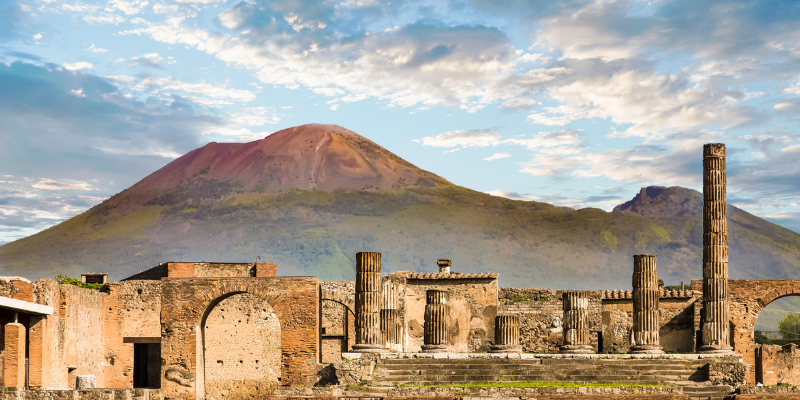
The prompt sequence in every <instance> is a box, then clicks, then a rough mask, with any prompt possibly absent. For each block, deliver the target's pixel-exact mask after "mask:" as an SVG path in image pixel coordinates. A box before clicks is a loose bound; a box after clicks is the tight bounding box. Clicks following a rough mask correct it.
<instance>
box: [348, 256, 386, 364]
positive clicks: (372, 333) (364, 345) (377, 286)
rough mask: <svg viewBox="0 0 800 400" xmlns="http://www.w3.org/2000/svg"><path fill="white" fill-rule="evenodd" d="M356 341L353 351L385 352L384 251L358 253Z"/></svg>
mask: <svg viewBox="0 0 800 400" xmlns="http://www.w3.org/2000/svg"><path fill="white" fill-rule="evenodd" d="M355 314H356V343H355V344H354V345H353V351H355V352H360V353H375V352H382V351H384V350H383V345H382V344H381V253H377V252H371V251H370V252H361V253H356V313H355Z"/></svg>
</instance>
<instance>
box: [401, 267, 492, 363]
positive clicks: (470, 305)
mask: <svg viewBox="0 0 800 400" xmlns="http://www.w3.org/2000/svg"><path fill="white" fill-rule="evenodd" d="M388 279H393V278H392V277H389V278H388ZM395 285H396V287H397V293H398V297H399V303H400V304H399V308H400V309H401V313H403V315H404V316H405V317H404V318H405V327H406V329H405V338H404V339H405V343H404V349H405V351H407V352H418V351H420V349H421V347H422V345H423V344H424V343H425V340H424V330H423V327H424V324H425V303H426V298H425V292H426V291H428V290H446V291H447V292H448V293H449V295H450V303H449V306H450V321H449V323H450V328H449V329H450V331H449V338H450V345H452V346H453V350H454V351H456V352H485V351H487V350H488V349H489V345H488V343H490V342H493V341H494V317H495V316H496V315H497V293H498V289H497V279H496V278H484V279H480V278H478V279H405V280H404V281H403V280H396V283H395Z"/></svg>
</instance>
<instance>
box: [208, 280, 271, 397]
mask: <svg viewBox="0 0 800 400" xmlns="http://www.w3.org/2000/svg"><path fill="white" fill-rule="evenodd" d="M202 329H203V330H204V340H203V344H202V345H203V348H204V364H205V396H206V397H205V398H206V399H208V400H215V399H225V398H237V399H244V398H261V397H263V396H268V395H270V394H271V393H272V390H273V389H274V388H275V387H276V386H277V384H278V379H279V378H280V376H281V375H280V374H281V327H280V323H279V322H278V316H277V315H276V314H275V312H274V311H273V309H272V306H270V305H269V303H267V302H266V301H265V300H264V299H262V298H260V297H258V296H256V295H254V294H250V293H241V294H235V295H233V296H230V297H227V298H225V299H224V300H222V301H221V302H219V303H218V304H217V305H216V306H214V308H213V309H212V310H211V311H210V313H209V314H208V316H207V317H206V320H205V323H204V324H203V327H202Z"/></svg>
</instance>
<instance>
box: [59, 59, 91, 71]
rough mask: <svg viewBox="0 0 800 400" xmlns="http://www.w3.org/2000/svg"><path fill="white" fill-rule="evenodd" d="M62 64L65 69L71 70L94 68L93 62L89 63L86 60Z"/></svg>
mask: <svg viewBox="0 0 800 400" xmlns="http://www.w3.org/2000/svg"><path fill="white" fill-rule="evenodd" d="M62 66H63V67H64V69H66V70H69V71H78V70H82V69H89V68H92V64H89V63H88V62H86V61H78V62H76V63H71V64H70V63H64V64H63V65H62Z"/></svg>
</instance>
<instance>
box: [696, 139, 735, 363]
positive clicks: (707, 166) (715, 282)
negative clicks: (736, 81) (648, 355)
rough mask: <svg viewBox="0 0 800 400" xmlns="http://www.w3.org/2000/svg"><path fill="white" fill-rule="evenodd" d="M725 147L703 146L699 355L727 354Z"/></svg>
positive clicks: (712, 144)
mask: <svg viewBox="0 0 800 400" xmlns="http://www.w3.org/2000/svg"><path fill="white" fill-rule="evenodd" d="M726 184H727V182H726V178H725V145H724V144H723V143H709V144H706V145H704V146H703V313H702V315H701V317H702V321H703V327H702V329H703V334H702V342H701V346H700V348H699V352H700V353H730V352H731V351H732V348H731V346H730V332H729V330H730V328H729V327H728V321H729V319H730V318H729V315H730V314H729V313H730V311H729V305H728V220H727V215H728V206H727V203H726V199H725V196H726Z"/></svg>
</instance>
